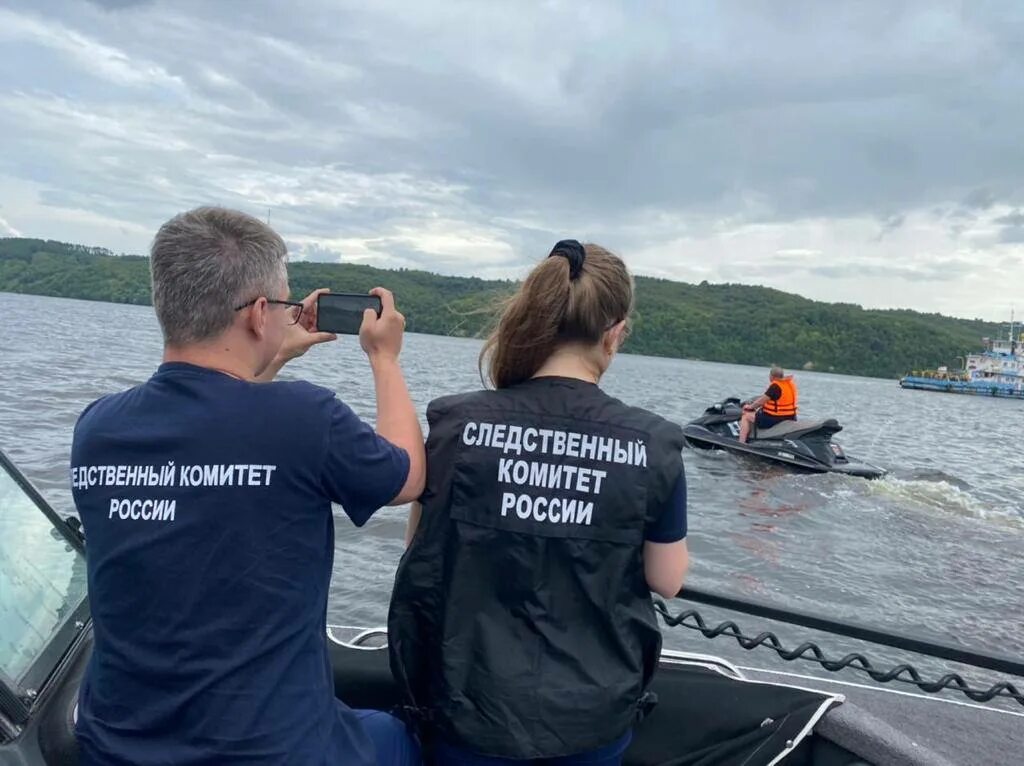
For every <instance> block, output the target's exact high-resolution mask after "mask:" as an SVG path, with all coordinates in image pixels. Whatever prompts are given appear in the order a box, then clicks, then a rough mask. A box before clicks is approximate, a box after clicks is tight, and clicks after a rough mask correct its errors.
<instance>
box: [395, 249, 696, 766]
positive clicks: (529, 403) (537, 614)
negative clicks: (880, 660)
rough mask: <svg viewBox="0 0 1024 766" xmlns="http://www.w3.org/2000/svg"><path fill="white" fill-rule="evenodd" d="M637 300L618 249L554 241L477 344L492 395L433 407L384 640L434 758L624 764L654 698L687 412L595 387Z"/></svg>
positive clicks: (681, 545) (674, 578)
mask: <svg viewBox="0 0 1024 766" xmlns="http://www.w3.org/2000/svg"><path fill="white" fill-rule="evenodd" d="M632 309H633V280H632V278H631V277H630V275H629V272H628V271H627V270H626V267H625V265H624V264H623V262H622V261H621V260H620V259H619V258H618V257H617V256H615V255H613V254H611V253H609V252H608V251H607V250H604V249H603V248H601V247H598V246H597V245H585V246H584V245H581V244H580V243H579V242H576V241H575V240H563V241H562V242H559V243H558V244H557V245H555V248H554V249H553V250H552V252H551V255H550V256H549V257H548V258H547V259H545V260H544V261H543V262H542V263H540V264H539V265H538V266H537V267H536V268H534V269H533V271H532V272H531V273H530V275H529V276H528V277H527V279H526V281H525V282H524V283H523V285H522V287H521V288H520V290H519V291H518V292H517V293H516V294H515V295H514V296H513V297H512V298H511V300H510V301H509V303H508V304H507V306H506V307H505V310H504V313H503V314H502V316H501V319H500V321H499V323H498V326H497V329H496V330H495V332H494V333H493V335H492V336H491V337H490V339H489V340H488V341H487V343H486V345H485V346H484V350H483V353H482V354H481V368H482V369H483V368H484V367H486V369H487V372H488V375H489V378H490V381H491V383H492V384H493V385H494V390H486V391H478V392H474V393H470V394H463V395H458V396H448V397H442V398H440V399H437V400H435V401H434V402H432V403H431V404H430V406H429V408H428V410H427V420H428V421H429V423H430V435H429V438H428V440H427V464H428V468H427V473H428V477H427V486H426V489H425V491H424V494H423V496H422V498H421V504H422V506H421V508H420V507H417V508H414V510H413V513H412V514H411V515H410V521H409V526H410V530H409V535H408V536H407V538H408V540H409V543H410V544H409V549H408V550H407V552H406V554H405V556H404V557H403V558H402V561H401V563H400V565H399V568H398V573H397V575H396V579H395V588H394V593H393V595H392V602H391V612H390V616H389V638H390V642H391V665H392V670H393V672H394V674H395V678H396V680H397V681H398V683H399V686H400V688H401V689H402V691H403V694H404V695H405V698H406V706H407V708H406V709H407V710H408V711H409V712H410V713H411V715H412V716H413V717H415V718H417V719H418V720H419V721H420V723H421V726H420V729H421V731H422V732H423V733H424V735H425V737H424V738H425V740H426V743H427V744H428V745H429V746H432V748H433V752H434V756H435V758H436V759H437V761H438V762H440V763H461V764H497V763H502V764H505V763H507V760H506V759H514V760H531V759H541V758H543V759H556V761H555V762H557V763H559V764H562V765H564V764H572V763H583V762H585V763H588V764H595V763H601V764H604V763H609V764H612V763H618V762H620V761H621V758H622V753H623V752H624V751H625V749H626V747H627V745H628V744H629V741H630V737H631V732H632V727H633V725H634V723H635V722H636V721H637V720H639V718H640V717H641V716H642V714H643V712H644V711H645V710H646V709H648V708H649V707H650V705H651V704H652V701H651V695H649V694H648V693H647V687H648V685H649V683H650V680H651V677H652V674H653V673H654V670H655V668H656V667H657V661H658V654H659V652H660V647H661V634H660V632H659V630H658V627H657V624H656V621H655V615H654V610H653V607H652V603H651V595H650V591H651V590H654V591H656V592H658V593H660V594H661V595H663V596H666V597H669V596H673V595H675V594H676V593H677V592H678V590H679V588H680V587H681V586H682V583H683V578H684V576H685V572H686V568H687V562H688V554H687V549H686V539H685V538H686V483H685V477H684V474H683V464H682V458H681V456H680V450H681V448H682V445H683V437H682V433H681V431H680V429H679V427H678V426H676V425H674V424H672V423H669V422H667V421H665V420H664V419H662V418H660V417H658V416H657V415H654V414H652V413H650V412H647V411H645V410H641V409H638V408H636V407H630V406H628V405H626V404H623V403H622V402H620V401H618V400H617V399H614V398H612V397H610V396H608V395H607V394H605V393H604V392H602V391H601V389H600V388H599V387H598V385H597V384H598V381H599V380H600V379H601V376H602V375H603V374H604V372H605V371H606V370H607V369H608V366H609V365H610V364H611V361H612V359H613V358H614V356H615V354H616V352H617V351H618V349H619V347H620V346H621V345H622V342H623V341H624V340H625V338H626V335H627V332H628V326H629V317H630V313H631V312H632Z"/></svg>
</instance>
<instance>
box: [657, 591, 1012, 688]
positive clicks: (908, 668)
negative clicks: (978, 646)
mask: <svg viewBox="0 0 1024 766" xmlns="http://www.w3.org/2000/svg"><path fill="white" fill-rule="evenodd" d="M680 595H682V594H680ZM654 608H655V610H657V612H658V613H659V614H660V615H661V617H662V619H663V620H664V621H665V624H666V625H669V626H670V627H679V626H682V627H684V628H690V629H691V630H697V631H700V633H701V634H702V635H703V636H704V637H705V638H717V637H719V636H728V637H731V638H735V639H736V642H737V643H738V644H739V645H740V646H741V647H743V648H744V649H747V650H750V649H755V648H757V647H759V646H767V647H768V648H770V649H772V650H773V651H774V652H775V653H776V654H778V655H779V656H780V657H781V658H782V659H784V660H786V661H792V660H798V659H805V660H809V661H811V662H817V663H818V664H819V665H821V666H822V667H823V668H825V670H828V671H831V672H838V671H840V670H845V669H847V668H852V669H853V670H858V671H861V672H863V673H866V674H867V675H869V676H870V677H871V678H872V679H873V680H874V681H876V682H878V683H883V684H885V683H889V682H891V681H898V682H901V683H906V684H911V685H913V686H916V687H917V688H919V689H921V690H922V691H925V692H928V693H930V694H934V693H937V692H940V691H943V690H945V689H952V690H955V691H958V692H961V693H963V694H964V695H966V696H967V697H969V698H970V699H972V700H974V701H975V702H990V701H991V700H993V699H995V698H996V697H1004V698H1009V699H1013V700H1016V701H1017V702H1019V703H1020V704H1021V705H1024V693H1022V692H1021V691H1020V690H1019V689H1017V687H1016V686H1014V685H1013V684H1012V683H1009V682H1007V681H1002V682H1000V683H997V684H993V685H992V686H990V687H989V688H988V689H984V690H981V689H974V688H971V686H970V685H968V683H967V682H966V681H965V680H964V679H963V677H962V676H960V675H959V674H957V673H948V674H946V675H944V676H942V677H941V678H939V679H938V680H937V681H926V680H925V679H924V678H922V677H921V674H920V673H919V672H918V671H917V669H916V668H914V667H913V666H912V665H906V664H903V665H896V666H895V667H892V668H890V669H889V670H884V671H883V670H879V669H878V668H876V667H875V666H874V665H872V664H871V661H870V660H868V658H867V657H865V656H864V655H863V654H857V653H853V654H847V655H846V656H845V657H843V658H842V659H839V660H830V659H828V657H826V656H825V653H824V652H822V650H821V649H820V648H819V647H818V645H817V644H815V643H814V642H812V641H805V642H804V643H802V644H800V645H799V646H798V647H796V648H795V649H792V650H790V649H786V648H785V647H784V646H783V645H782V642H781V641H779V638H778V636H776V635H775V634H774V633H772V632H771V631H764V632H762V633H759V634H757V635H756V636H753V637H751V636H747V635H744V634H743V632H742V630H741V629H740V627H739V625H737V624H736V623H735V622H733V621H732V620H726V621H725V622H721V623H719V624H718V625H716V626H715V627H713V628H712V627H708V624H707V623H706V622H704V619H703V618H702V617H701V616H700V614H699V613H698V612H697V610H696V609H687V610H685V611H682V612H680V613H678V614H676V615H673V614H672V613H671V612H669V610H668V607H667V606H666V605H665V602H664V601H661V600H660V599H656V600H655V602H654Z"/></svg>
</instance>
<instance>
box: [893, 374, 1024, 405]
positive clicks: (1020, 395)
mask: <svg viewBox="0 0 1024 766" xmlns="http://www.w3.org/2000/svg"><path fill="white" fill-rule="evenodd" d="M900 388H909V389H912V390H915V391H938V392H939V393H945V394H964V395H966V396H991V397H995V398H997V399H1024V389H1021V388H1016V387H1013V386H1009V385H1007V384H1005V383H986V382H983V381H974V380H972V381H966V380H945V379H942V378H925V377H920V376H915V375H907V376H905V377H902V378H900Z"/></svg>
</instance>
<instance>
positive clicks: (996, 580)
mask: <svg viewBox="0 0 1024 766" xmlns="http://www.w3.org/2000/svg"><path fill="white" fill-rule="evenodd" d="M400 301H401V296H399V302H400ZM0 317H3V320H2V321H0V448H2V449H3V450H4V451H6V452H7V453H8V454H9V455H10V456H11V457H12V458H13V459H14V461H15V462H16V463H17V464H18V465H19V466H20V467H21V468H22V469H23V470H24V471H25V472H26V473H27V474H28V476H29V478H30V479H31V480H32V481H34V482H35V483H36V485H37V486H38V487H39V488H40V489H41V491H42V492H43V494H44V495H45V496H46V497H47V498H48V499H49V500H50V502H51V503H52V504H53V505H54V506H55V507H57V508H58V510H60V511H61V512H67V511H68V510H69V509H70V507H71V492H70V487H69V486H68V455H69V451H70V442H71V432H72V427H73V425H74V422H75V419H76V418H77V416H78V413H79V412H80V411H81V410H82V408H83V407H84V406H85V405H86V404H88V403H89V402H90V401H92V400H93V399H95V398H97V397H99V396H101V395H103V394H106V393H109V392H112V391H118V390H121V389H123V388H126V387H129V386H132V385H135V384H137V383H139V382H141V381H143V380H145V379H146V378H147V377H148V376H149V375H150V374H151V372H152V371H153V369H154V368H155V366H156V365H157V364H158V363H159V358H160V351H161V344H160V334H159V329H158V327H157V325H156V321H155V319H154V317H153V313H152V310H151V309H150V308H148V307H137V306H121V305H112V304H103V303H88V302H81V301H70V300H63V299H55V298H39V297H34V296H21V295H11V294H4V293H0ZM479 347H480V344H479V343H478V342H477V341H473V340H460V339H453V338H439V337H432V336H424V335H410V336H409V337H407V338H406V343H405V350H404V352H403V357H402V358H403V366H404V368H405V370H406V373H407V376H408V379H409V387H410V389H411V390H412V393H413V397H414V398H415V400H416V403H417V405H418V407H419V410H420V412H421V414H422V413H423V412H424V411H425V408H426V405H427V402H429V401H430V400H431V399H432V398H434V397H436V396H439V395H442V394H447V393H455V392H459V391H465V390H469V389H472V388H475V387H478V386H479V378H478V377H477V374H476V357H477V353H478V351H479ZM285 376H286V377H303V378H306V379H308V380H310V381H312V382H314V383H318V384H321V385H324V386H328V387H331V388H333V389H335V390H337V391H338V393H339V395H340V396H341V397H342V398H343V399H344V400H345V401H346V402H347V403H348V404H349V405H351V406H352V407H353V409H355V410H356V411H357V412H358V413H359V414H361V415H363V416H364V417H367V418H371V419H372V417H373V406H374V395H373V389H372V386H371V380H370V376H369V372H368V367H367V364H366V361H365V358H364V357H363V355H362V353H361V352H360V351H359V349H358V343H357V341H356V340H355V339H353V338H343V339H342V340H341V341H339V342H338V343H335V344H331V345H328V346H326V347H319V348H315V349H313V350H312V351H311V352H310V354H309V355H308V356H307V357H306V358H304V359H301V360H298V361H297V362H296V363H294V364H293V365H291V366H290V367H289V368H288V369H287V370H286V371H285ZM765 379H766V370H764V369H761V368H754V367H741V366H736V365H725V364H714V363H706V362H691V361H681V360H675V359H658V358H650V357H638V356H621V357H619V358H618V359H617V360H616V361H615V364H614V365H613V366H612V369H611V371H610V372H609V374H608V376H607V378H606V380H605V383H604V386H605V388H606V390H608V391H609V392H610V393H612V394H614V395H616V396H618V397H620V398H622V399H623V400H625V401H626V402H629V403H631V404H636V405H639V406H642V407H646V408H648V409H651V410H653V411H655V412H657V413H659V414H661V415H663V416H664V417H666V418H669V419H671V420H674V421H676V422H678V423H685V422H687V421H688V420H691V419H692V418H694V417H696V416H697V415H698V414H700V412H701V411H702V410H703V408H704V407H705V406H707V404H710V403H711V402H713V401H716V400H718V399H720V398H723V397H725V396H730V395H740V396H744V397H745V396H750V395H753V394H756V393H759V392H760V391H761V390H763V388H764V385H765ZM798 380H799V384H800V393H801V412H802V413H803V414H804V415H805V416H807V417H829V416H831V417H836V418H837V419H838V420H839V422H840V423H842V424H843V425H844V426H845V428H846V430H844V431H843V432H842V433H841V434H840V435H839V437H838V438H837V441H839V442H841V443H842V444H843V446H844V447H845V448H846V449H847V451H848V452H849V453H851V454H853V455H855V456H858V457H863V458H865V459H867V460H869V461H870V462H873V463H876V464H878V465H882V466H884V467H886V468H888V469H890V470H891V471H892V474H891V476H890V477H889V478H886V479H883V480H881V481H875V482H869V481H865V480H863V479H856V478H850V477H841V476H833V475H826V476H816V475H805V474H800V475H794V474H790V473H788V472H786V471H784V470H781V469H779V468H776V467H771V466H765V465H763V464H760V463H757V462H752V461H751V460H750V459H743V458H737V457H735V456H733V455H729V454H723V453H698V452H694V451H691V450H687V451H686V452H685V453H684V460H685V462H686V467H687V476H688V480H689V492H690V537H689V541H690V550H691V556H692V560H693V564H692V574H691V582H692V583H693V584H694V585H697V586H700V587H702V588H704V589H708V590H717V591H722V592H728V593H730V594H734V595H738V596H741V597H748V598H753V599H760V600H766V601H771V602H772V603H776V604H780V605H784V606H789V607H793V608H797V609H802V610H805V611H814V612H818V613H823V614H825V615H827V616H831V617H836V618H843V619H852V620H856V621H859V622H864V623H871V624H874V625H878V626H881V627H888V628H892V629H896V630H899V631H902V632H906V633H915V634H922V635H924V636H927V637H931V638H936V639H939V640H943V641H947V642H949V641H952V642H958V643H963V644H965V645H971V646H974V647H978V648H982V649H987V650H990V651H994V652H999V653H1002V654H1015V655H1019V654H1020V653H1021V647H1022V636H1024V567H1022V564H1024V555H1022V544H1021V542H1022V534H1024V471H1022V470H1021V458H1020V455H1021V450H1020V446H1021V425H1022V423H1024V402H1019V401H1007V400H999V399H981V398H974V397H954V396H949V395H942V394H932V393H927V392H918V391H902V390H901V389H900V388H899V387H898V386H897V384H896V382H895V381H891V380H876V379H869V378H854V377H848V376H838V375H827V374H822V373H800V374H799V375H798ZM404 522H405V510H404V509H386V510H384V511H382V512H380V513H379V514H377V516H376V517H375V518H374V519H373V520H371V522H370V523H369V524H368V525H367V526H366V527H365V528H363V529H362V530H356V529H354V528H353V527H352V526H351V525H350V524H349V523H348V521H347V519H345V517H344V516H340V515H339V517H338V535H337V556H336V563H335V571H334V581H333V584H332V596H333V597H332V603H331V607H330V619H331V621H332V622H338V623H345V624H357V625H366V624H380V623H382V622H383V621H384V618H385V615H386V610H387V599H388V596H389V593H390V585H391V579H392V576H393V573H394V568H395V564H396V562H397V560H398V557H399V555H400V552H401V537H402V530H403V528H404ZM682 604H683V602H675V605H674V607H675V606H681V605H682ZM701 611H702V612H707V613H709V614H710V615H711V616H712V617H713V618H715V619H718V618H721V617H723V616H724V615H723V614H722V613H719V612H716V611H714V610H705V609H703V608H702V609H701ZM737 620H738V622H739V623H740V624H741V625H742V626H744V627H745V628H747V629H748V630H749V631H750V632H752V633H756V632H759V631H760V630H761V629H762V628H763V627H764V624H763V623H759V621H755V620H753V619H752V618H748V617H739V618H737ZM780 632H782V634H783V637H784V638H786V639H787V641H789V642H792V643H798V642H799V641H801V640H803V639H804V638H806V637H807V636H808V635H810V634H809V633H808V632H807V631H802V630H800V629H794V628H783V629H781V631H780ZM672 633H673V635H671V636H669V637H667V639H666V643H667V645H669V646H675V647H687V648H693V649H695V650H699V651H704V652H714V653H719V654H725V655H727V656H730V657H733V658H734V659H738V660H741V661H742V662H744V663H745V664H760V665H767V664H771V663H772V656H771V655H769V654H768V653H766V652H764V651H758V652H757V653H756V655H755V656H751V655H749V654H746V653H743V652H741V651H740V650H738V649H733V648H732V646H731V645H730V644H727V643H726V642H725V640H724V639H720V640H719V641H716V642H714V643H713V644H711V643H708V642H705V641H703V639H695V638H694V637H693V634H691V633H690V632H689V631H681V630H676V631H673V632H672ZM825 643H826V645H827V646H829V647H835V650H836V652H837V653H839V652H840V651H841V650H845V649H849V648H851V645H850V644H847V643H844V642H841V641H838V640H836V639H828V640H827V641H826V642H825ZM871 654H872V656H880V657H885V656H892V655H891V654H890V655H887V654H886V653H885V652H881V651H878V650H872V652H871ZM918 664H919V665H923V666H928V665H929V663H927V662H918ZM787 669H790V670H800V671H803V672H807V671H808V670H810V669H811V668H809V667H808V666H807V665H805V664H800V665H799V666H793V665H789V666H788V667H787ZM972 675H973V673H972ZM981 678H982V679H985V678H986V677H985V675H984V674H982V675H981ZM852 680H857V679H852Z"/></svg>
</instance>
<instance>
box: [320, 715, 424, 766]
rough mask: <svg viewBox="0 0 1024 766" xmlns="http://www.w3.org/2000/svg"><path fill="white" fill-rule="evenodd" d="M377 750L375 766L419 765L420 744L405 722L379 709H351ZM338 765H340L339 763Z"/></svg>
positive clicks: (420, 758)
mask: <svg viewBox="0 0 1024 766" xmlns="http://www.w3.org/2000/svg"><path fill="white" fill-rule="evenodd" d="M352 712H353V713H355V714H356V718H358V719H359V722H360V723H361V724H362V725H363V730H364V731H365V732H366V735H367V736H368V737H369V738H370V741H371V742H373V747H374V749H375V750H376V751H377V766H421V764H422V763H423V758H422V756H421V755H420V746H419V745H418V744H417V743H416V740H415V739H413V738H412V735H411V734H410V733H409V730H408V729H407V728H406V726H405V724H404V723H402V722H401V721H399V720H398V719H397V718H395V717H394V716H393V715H389V714H388V713H384V712H382V711H380V710H353V711H352ZM339 766H342V765H341V764H339Z"/></svg>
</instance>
